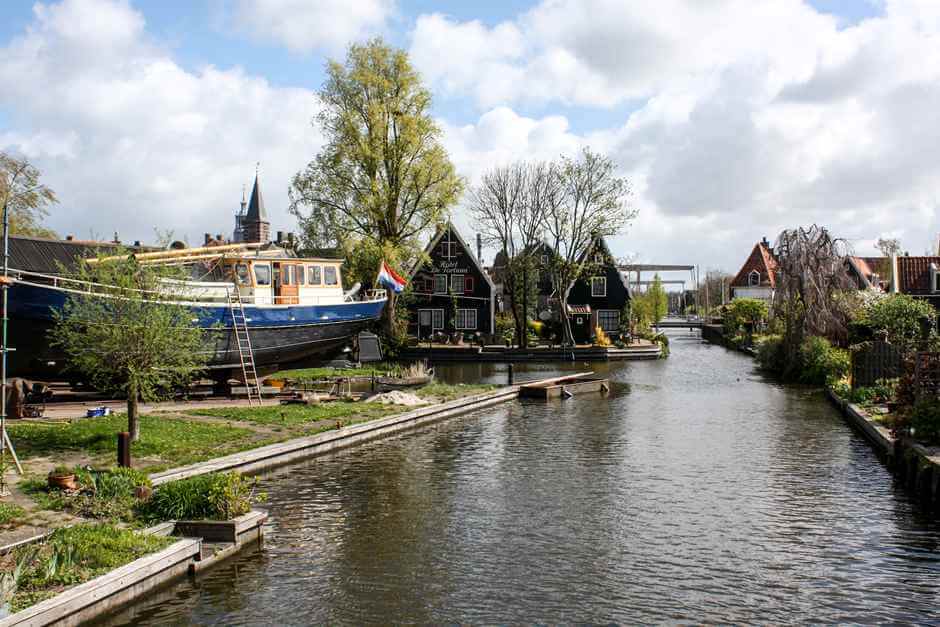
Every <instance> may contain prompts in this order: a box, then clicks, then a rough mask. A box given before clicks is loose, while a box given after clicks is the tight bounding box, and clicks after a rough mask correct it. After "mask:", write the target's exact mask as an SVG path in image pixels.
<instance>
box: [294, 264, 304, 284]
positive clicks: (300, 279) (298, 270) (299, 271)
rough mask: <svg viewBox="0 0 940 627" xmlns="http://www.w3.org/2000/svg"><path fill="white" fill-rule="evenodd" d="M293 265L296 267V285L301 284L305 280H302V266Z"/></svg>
mask: <svg viewBox="0 0 940 627" xmlns="http://www.w3.org/2000/svg"><path fill="white" fill-rule="evenodd" d="M295 267H296V268H297V285H303V284H304V283H306V281H305V280H304V267H303V266H295Z"/></svg>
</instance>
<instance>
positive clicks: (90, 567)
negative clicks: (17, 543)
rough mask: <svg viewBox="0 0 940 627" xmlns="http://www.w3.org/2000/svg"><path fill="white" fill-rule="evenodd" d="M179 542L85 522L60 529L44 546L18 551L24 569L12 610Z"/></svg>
mask: <svg viewBox="0 0 940 627" xmlns="http://www.w3.org/2000/svg"><path fill="white" fill-rule="evenodd" d="M174 541H176V538H167V537H163V536H152V535H144V534H140V533H136V532H134V531H130V530H128V529H120V528H118V527H115V526H113V525H101V524H83V525H76V526H74V527H68V528H63V529H58V530H56V531H55V532H53V534H52V535H51V536H50V537H49V539H48V540H46V541H45V542H43V543H42V544H40V545H28V546H25V547H22V548H19V549H17V550H16V551H15V552H14V559H15V560H16V562H17V571H18V572H16V573H15V575H16V574H18V575H19V576H18V578H17V588H16V594H14V596H13V599H12V601H11V610H12V611H14V612H18V611H20V610H23V609H25V608H27V607H29V606H31V605H33V604H35V603H38V602H39V601H41V600H43V599H46V598H49V597H51V596H53V595H55V594H57V593H58V592H61V591H62V590H64V589H65V588H67V587H70V586H74V585H77V584H80V583H84V582H86V581H88V580H90V579H93V578H95V577H98V576H100V575H103V574H104V573H106V572H108V571H111V570H114V569H115V568H119V567H121V566H124V565H125V564H128V563H130V562H132V561H134V560H135V559H138V558H140V557H143V556H144V555H147V554H149V553H153V552H155V551H159V550H160V549H163V548H165V547H167V546H169V545H170V544H172V543H173V542H174Z"/></svg>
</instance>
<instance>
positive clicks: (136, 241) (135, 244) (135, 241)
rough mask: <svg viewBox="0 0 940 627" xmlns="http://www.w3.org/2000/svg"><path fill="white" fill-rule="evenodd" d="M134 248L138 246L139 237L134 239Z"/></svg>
mask: <svg viewBox="0 0 940 627" xmlns="http://www.w3.org/2000/svg"><path fill="white" fill-rule="evenodd" d="M134 248H140V240H139V239H135V240H134Z"/></svg>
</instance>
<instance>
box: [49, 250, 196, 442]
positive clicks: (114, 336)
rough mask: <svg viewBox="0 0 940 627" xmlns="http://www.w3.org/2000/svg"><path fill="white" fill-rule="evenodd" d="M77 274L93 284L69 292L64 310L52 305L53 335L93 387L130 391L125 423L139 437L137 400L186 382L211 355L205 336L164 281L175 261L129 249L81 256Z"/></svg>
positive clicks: (172, 273)
mask: <svg viewBox="0 0 940 627" xmlns="http://www.w3.org/2000/svg"><path fill="white" fill-rule="evenodd" d="M74 274H75V278H76V279H78V280H83V281H87V282H89V283H93V284H95V285H96V288H95V289H94V290H92V291H88V292H84V291H74V292H72V293H70V294H69V297H68V298H67V299H66V301H65V306H64V307H63V308H62V310H61V311H58V310H53V316H54V317H55V326H54V327H53V329H52V330H51V332H50V333H51V336H52V340H51V342H52V344H53V345H54V346H59V347H60V348H61V349H62V350H63V351H64V352H65V354H66V363H67V366H68V368H69V369H70V370H72V371H75V372H77V373H79V374H80V375H82V376H83V377H84V378H85V379H86V380H87V381H88V382H89V383H90V384H91V385H92V386H93V387H95V388H96V389H99V390H102V391H106V392H109V393H116V394H122V395H124V396H125V397H126V398H127V421H128V431H129V432H130V434H131V439H132V440H137V439H138V438H139V437H140V425H139V422H138V416H137V413H138V412H137V405H138V401H140V400H144V401H149V400H156V399H157V398H160V397H162V396H165V395H166V394H168V393H170V392H171V391H172V390H174V389H175V388H177V387H179V386H182V385H185V384H186V383H188V382H189V381H190V380H191V379H192V378H193V377H194V376H195V375H196V374H197V373H198V372H199V371H200V370H201V369H202V368H203V366H204V365H205V362H206V359H207V358H208V356H209V352H208V349H209V347H208V346H207V345H206V336H205V334H204V333H203V331H202V329H201V328H200V327H199V326H197V325H196V324H195V321H194V319H193V312H192V309H191V308H189V307H187V306H185V305H183V304H180V303H179V302H178V297H179V296H180V294H179V293H178V292H175V291H174V293H168V292H166V290H164V289H161V288H162V287H163V286H165V285H166V283H165V282H164V279H168V278H172V279H180V278H183V277H182V275H181V274H180V270H179V269H178V268H173V267H160V266H154V265H144V264H139V263H137V261H136V260H135V259H134V258H133V257H130V256H128V257H124V258H119V259H113V258H112V259H109V260H107V261H104V260H99V261H98V262H97V263H92V264H86V263H83V264H81V265H80V266H79V267H78V268H77V269H76V271H75V273H74Z"/></svg>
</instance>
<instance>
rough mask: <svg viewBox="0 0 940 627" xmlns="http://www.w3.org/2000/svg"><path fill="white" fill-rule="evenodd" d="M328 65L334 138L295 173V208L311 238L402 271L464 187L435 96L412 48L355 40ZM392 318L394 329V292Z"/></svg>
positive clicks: (324, 117) (324, 114)
mask: <svg viewBox="0 0 940 627" xmlns="http://www.w3.org/2000/svg"><path fill="white" fill-rule="evenodd" d="M326 73H327V79H326V82H325V83H324V85H323V87H322V89H321V90H320V92H319V100H320V103H321V104H322V109H321V111H320V113H319V114H318V115H317V117H316V119H315V124H316V125H317V126H319V128H320V129H321V130H322V132H323V134H324V136H325V138H326V143H325V145H324V146H323V148H322V149H321V150H320V152H319V154H317V155H316V157H315V158H314V160H313V161H311V162H310V163H309V164H308V165H307V167H306V168H305V169H304V170H303V171H301V172H298V173H297V174H296V175H295V176H294V179H293V181H292V183H291V188H290V199H291V207H290V210H291V212H292V213H293V214H294V215H295V216H297V218H298V220H299V222H300V225H301V228H302V230H303V233H304V237H305V239H306V240H307V244H308V245H315V246H323V245H328V244H335V243H340V244H342V243H343V242H354V243H356V244H360V243H361V244H363V245H366V246H369V247H372V248H373V249H375V250H377V251H378V252H379V253H380V254H381V255H382V256H383V257H384V258H385V260H386V261H388V262H389V263H390V264H391V265H393V266H396V267H397V268H399V269H401V268H403V267H404V266H405V265H406V264H407V263H408V262H410V261H412V260H413V259H414V258H416V256H417V255H418V253H419V251H420V243H419V242H418V237H419V236H420V234H422V233H423V232H425V231H426V230H427V229H429V228H430V227H432V226H434V225H435V224H436V223H438V222H439V221H441V219H442V217H443V216H444V213H445V210H446V209H447V208H448V207H450V206H452V205H453V204H454V203H456V202H457V200H458V199H459V197H460V194H461V192H462V190H463V181H462V180H461V178H460V177H459V176H457V174H456V171H455V170H454V166H453V164H452V163H451V162H450V159H449V158H448V156H447V153H446V151H445V150H444V148H443V146H442V145H441V142H440V135H441V131H440V129H439V128H438V126H437V124H436V123H435V122H434V119H433V117H432V116H431V94H430V92H429V91H428V90H427V89H426V88H425V87H424V86H423V85H422V84H421V80H420V77H419V75H418V73H417V72H416V71H415V69H414V68H413V67H412V65H411V63H410V61H409V60H408V55H407V54H406V53H405V51H403V50H398V49H395V48H392V47H390V46H388V45H386V44H385V43H384V42H383V41H382V40H380V39H374V40H372V41H369V42H368V43H366V44H364V45H352V46H350V48H349V51H348V53H347V56H346V61H345V63H338V62H336V61H330V62H329V63H328V64H327V68H326ZM377 270H378V267H377V266H376V268H375V272H377ZM374 276H375V273H372V277H374ZM360 278H361V279H365V278H366V277H360ZM369 280H371V277H369ZM384 316H385V326H386V331H387V332H389V334H391V333H392V332H393V331H394V326H395V325H394V320H395V318H396V315H395V296H394V294H392V295H391V296H390V297H389V302H388V305H387V306H386V308H385V313H384Z"/></svg>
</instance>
